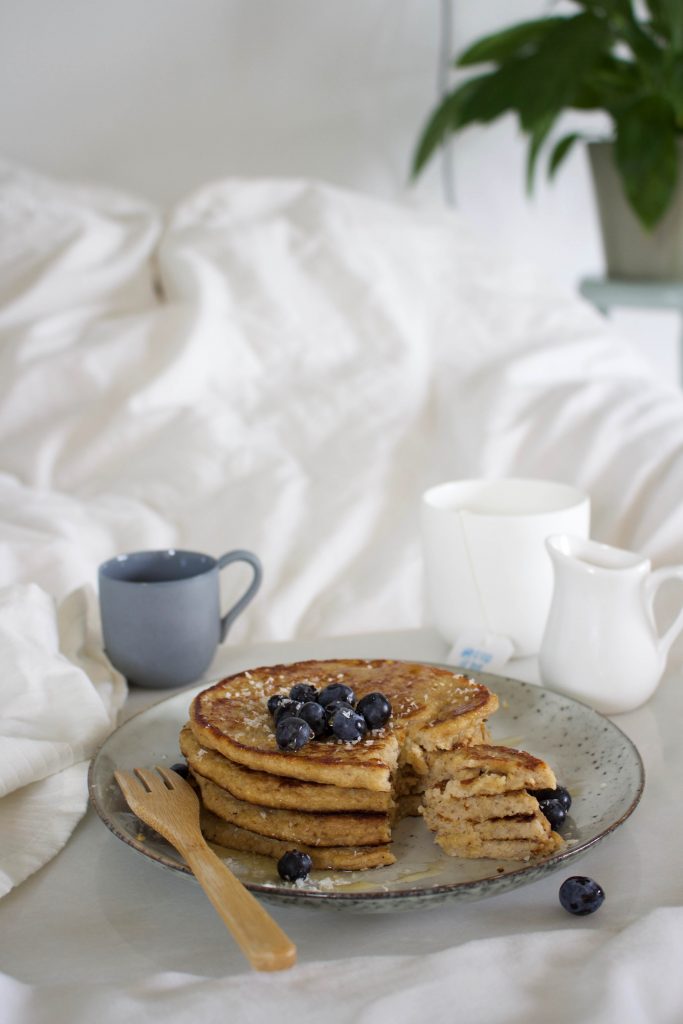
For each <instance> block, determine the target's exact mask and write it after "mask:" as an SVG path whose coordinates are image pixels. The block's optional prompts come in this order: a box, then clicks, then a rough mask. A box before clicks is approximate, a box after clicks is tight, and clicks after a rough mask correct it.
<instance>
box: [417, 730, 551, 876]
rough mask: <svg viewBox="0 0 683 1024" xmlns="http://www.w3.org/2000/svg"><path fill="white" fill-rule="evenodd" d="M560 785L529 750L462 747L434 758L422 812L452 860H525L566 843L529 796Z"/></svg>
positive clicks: (535, 801)
mask: <svg viewBox="0 0 683 1024" xmlns="http://www.w3.org/2000/svg"><path fill="white" fill-rule="evenodd" d="M555 787H556V781H555V775H554V773H553V771H552V769H551V768H550V767H549V766H548V765H547V764H546V763H545V762H544V761H541V760H540V759H539V758H537V757H533V756H532V755H531V754H527V753H526V752H525V751H522V750H511V749H510V748H509V747H494V746H469V747H465V746H461V747H458V748H456V749H454V750H449V751H444V752H440V753H438V754H436V755H435V756H434V757H433V758H431V760H430V766H429V774H428V777H427V784H426V788H425V792H424V796H423V799H422V814H423V817H424V820H425V822H426V823H427V826H428V827H429V828H430V829H431V830H432V832H434V833H435V839H436V842H437V843H438V844H439V846H440V847H441V848H442V849H443V850H445V852H446V853H449V854H451V855H452V856H456V857H496V858H501V859H506V860H526V859H527V858H528V857H531V856H537V855H538V854H549V853H553V852H554V851H555V850H557V849H558V848H559V847H560V846H561V845H562V839H561V838H560V836H559V835H558V834H557V833H556V832H553V831H552V829H551V827H550V824H549V822H548V820H547V819H546V818H545V816H544V815H543V814H542V813H541V810H540V807H539V804H538V800H537V799H536V797H535V796H533V793H530V792H529V790H537V789H555Z"/></svg>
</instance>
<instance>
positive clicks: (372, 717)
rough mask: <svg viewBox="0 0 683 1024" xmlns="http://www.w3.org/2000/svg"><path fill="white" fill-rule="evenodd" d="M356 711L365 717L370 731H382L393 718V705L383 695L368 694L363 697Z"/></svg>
mask: <svg viewBox="0 0 683 1024" xmlns="http://www.w3.org/2000/svg"><path fill="white" fill-rule="evenodd" d="M356 711H357V712H358V714H359V715H362V716H363V718H364V719H365V721H366V723H367V726H368V729H381V728H382V726H383V725H386V724H387V722H388V721H389V719H390V718H391V704H390V703H389V701H388V700H387V698H386V697H385V696H384V694H383V693H368V694H367V695H366V696H365V697H361V699H360V700H359V701H358V703H357V704H356Z"/></svg>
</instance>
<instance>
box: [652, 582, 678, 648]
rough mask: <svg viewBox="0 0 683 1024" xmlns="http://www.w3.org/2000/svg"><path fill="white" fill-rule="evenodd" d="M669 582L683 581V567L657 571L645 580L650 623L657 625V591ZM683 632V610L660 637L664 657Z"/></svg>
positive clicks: (660, 646)
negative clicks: (655, 606)
mask: <svg viewBox="0 0 683 1024" xmlns="http://www.w3.org/2000/svg"><path fill="white" fill-rule="evenodd" d="M667 580H681V581H683V565H677V566H671V567H670V568H666V569H655V570H654V572H651V573H650V575H649V576H648V577H647V579H646V580H645V599H646V601H647V607H648V611H649V614H650V621H651V622H652V624H653V625H654V623H655V608H654V605H655V597H656V596H657V591H658V590H659V588H660V587H661V585H662V584H663V583H666V582H667ZM682 630H683V608H681V610H680V612H679V613H678V615H677V616H676V618H675V619H674V620H673V622H672V623H671V625H670V626H669V628H668V629H667V630H666V631H665V632H664V633H663V634H662V636H660V637H659V651H660V653H661V654H662V655H667V654H668V653H669V648H670V647H671V645H672V643H673V642H674V640H675V639H676V637H677V636H678V634H679V633H680V632H681V631H682Z"/></svg>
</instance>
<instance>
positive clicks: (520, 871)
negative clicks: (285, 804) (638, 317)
mask: <svg viewBox="0 0 683 1024" xmlns="http://www.w3.org/2000/svg"><path fill="white" fill-rule="evenodd" d="M471 674H472V675H473V676H474V677H475V678H477V679H479V680H481V681H482V682H483V683H485V684H486V685H487V686H488V687H489V688H490V689H491V690H493V691H494V692H495V693H497V694H498V697H499V698H500V708H499V710H498V711H497V712H496V714H495V715H493V716H492V718H491V719H490V720H489V726H490V729H491V733H492V735H493V738H494V740H495V741H496V742H498V743H503V744H506V745H509V746H514V747H520V748H522V749H524V750H528V751H530V752H531V753H533V754H536V755H537V756H539V757H542V758H544V759H545V760H547V761H548V763H549V764H550V765H552V767H553V768H554V770H555V774H556V776H557V779H558V782H559V783H560V784H562V785H564V786H566V787H567V788H568V789H569V791H570V792H571V794H572V797H573V803H572V807H571V810H570V813H569V815H568V817H567V820H566V822H565V825H564V828H563V835H564V837H565V839H566V840H567V843H566V846H565V847H563V849H562V850H560V851H559V852H558V853H555V854H554V855H552V856H549V857H547V858H544V859H541V860H535V861H533V862H531V863H521V862H519V861H503V860H501V861H497V860H464V859H458V858H453V857H447V856H446V855H445V854H443V853H442V852H441V850H440V849H439V848H438V847H437V846H436V845H435V843H434V841H433V839H432V836H431V834H430V833H429V832H428V831H427V829H426V828H425V826H424V824H423V822H422V819H421V818H408V819H405V820H404V821H402V822H401V824H400V825H399V826H398V828H397V829H396V830H395V839H394V846H393V849H394V852H395V854H396V863H395V864H392V865H391V866H390V867H385V868H374V869H372V870H370V871H336V872H329V871H327V872H315V871H314V872H312V873H311V876H310V879H309V881H308V882H307V883H306V884H305V886H303V887H298V886H294V885H291V884H288V883H284V882H282V881H280V879H279V877H278V874H277V871H276V868H275V861H273V860H271V859H270V858H268V857H261V856H257V855H254V854H245V853H238V852H233V851H225V850H221V848H220V847H215V849H216V851H217V852H218V853H220V855H221V856H223V857H224V859H225V860H226V861H227V862H228V864H229V865H230V867H231V868H232V870H233V871H234V872H235V874H236V875H237V876H238V877H239V878H240V879H241V880H242V881H243V882H244V884H245V885H246V886H247V888H249V889H251V890H252V892H255V893H257V894H258V895H259V896H260V897H262V898H264V899H266V900H269V901H271V902H274V903H296V904H298V905H303V906H311V907H324V908H329V909H333V908H334V909H343V910H360V911H364V912H368V911H394V910H408V909H412V908H415V907H424V906H427V905H430V904H433V903H437V902H441V901H444V900H477V899H483V898H485V897H487V896H493V895H495V894H497V893H500V892H504V891H506V890H507V889H513V888H515V887H516V886H519V885H525V884H527V883H529V882H533V881H535V880H536V879H537V878H539V877H541V876H542V875H544V874H546V873H547V872H550V871H555V870H557V869H558V868H566V866H567V864H568V862H569V861H572V860H574V859H575V858H577V857H579V856H580V855H581V854H582V853H585V852H586V850H588V849H589V848H590V847H591V846H593V845H594V844H595V843H598V842H600V841H601V840H603V839H605V837H607V836H609V835H610V834H611V833H612V832H614V830H615V829H617V828H618V827H619V825H621V824H623V822H624V821H625V820H626V819H627V818H628V816H629V815H630V814H631V813H632V812H633V810H634V809H635V807H636V805H637V804H638V801H639V800H640V796H641V794H642V791H643V785H644V772H643V764H642V761H641V759H640V755H639V754H638V751H637V750H636V748H635V747H634V746H633V744H632V743H631V741H630V740H629V739H628V738H627V737H626V736H625V735H624V733H623V732H622V731H621V730H620V729H619V728H618V727H617V726H616V725H614V723H613V722H611V721H610V720H609V719H607V718H604V717H603V716H602V715H599V714H598V713H597V712H596V711H593V710H592V709H591V708H589V707H586V705H584V704H580V703H578V702H577V701H574V700H571V699H570V698H568V697H563V696H560V695H559V694H557V693H554V692H552V691H551V690H545V689H542V688H541V687H538V686H532V685H530V684H528V683H522V682H518V681H516V680H513V679H506V678H503V677H501V676H492V675H489V674H487V673H483V672H482V673H476V672H475V673H471ZM198 689H199V688H196V689H191V690H185V691H183V692H182V693H179V694H175V695H174V696H173V697H170V698H168V699H167V700H164V701H162V702H161V703H160V704H156V705H155V706H154V707H152V708H149V709H148V710H146V711H143V712H141V713H140V714H138V715H137V716H135V717H134V718H131V719H130V720H129V721H127V722H125V723H124V724H123V725H122V726H121V727H120V728H119V729H117V730H116V732H114V733H112V735H111V736H110V737H109V738H108V739H107V740H106V741H105V743H104V744H103V745H102V747H101V748H100V750H99V751H98V753H97V755H96V756H95V757H94V759H93V761H92V764H91V766H90V775H89V787H90V796H91V799H92V802H93V804H94V806H95V808H96V810H97V812H98V814H99V815H100V817H101V818H102V820H103V821H104V823H105V824H106V825H107V826H108V827H109V828H110V829H111V831H112V832H113V833H114V834H115V835H116V836H118V837H119V839H122V840H123V841H124V842H125V843H128V845H129V846H132V847H133V848H134V849H135V850H137V851H138V852H139V853H141V854H143V855H144V856H145V857H148V858H150V859H151V860H153V861H155V862H156V863H158V864H160V865H162V866H164V867H166V868H170V869H172V870H174V871H179V872H185V873H186V874H190V872H189V869H188V867H187V865H186V864H185V862H184V860H183V859H182V857H181V856H180V854H178V853H176V851H175V850H174V849H173V848H172V847H171V846H169V844H168V843H167V842H166V841H165V840H164V839H162V838H161V836H158V835H157V834H156V833H155V832H153V831H152V830H151V829H149V828H148V827H147V826H146V825H143V824H141V822H140V821H139V820H138V819H137V818H136V817H135V816H134V815H133V814H132V813H131V812H130V811H129V809H128V806H127V804H126V803H125V801H124V799H123V797H122V795H121V793H120V791H119V788H118V786H117V784H116V782H115V780H114V777H113V773H114V771H115V769H119V768H122V769H130V768H134V767H140V766H141V767H144V766H147V765H154V764H166V765H170V764H173V763H174V762H175V761H178V760H179V759H180V753H179V750H178V732H179V730H180V727H181V726H182V725H183V723H184V722H185V721H186V720H187V711H188V707H189V703H190V700H191V699H192V697H193V696H194V694H195V693H197V692H198Z"/></svg>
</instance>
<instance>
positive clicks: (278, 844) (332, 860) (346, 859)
mask: <svg viewBox="0 0 683 1024" xmlns="http://www.w3.org/2000/svg"><path fill="white" fill-rule="evenodd" d="M202 832H203V833H204V835H205V836H206V838H207V839H208V840H209V842H211V843H216V844H217V845H218V846H224V847H228V848H229V849H231V850H241V851H243V852H245V853H260V854H262V855H263V856H265V857H273V858H274V859H275V860H279V858H280V857H281V856H282V855H283V853H287V851H288V850H292V849H295V848H296V849H297V850H300V851H301V853H307V854H308V855H309V857H310V858H311V860H312V861H313V867H314V868H315V869H317V870H321V871H328V870H329V871H334V870H339V871H364V870H366V869H367V868H378V867H382V866H384V865H387V864H393V863H394V862H395V860H396V858H395V857H394V855H393V853H392V852H391V848H390V846H389V845H388V844H386V843H385V844H383V845H380V846H305V845H303V844H301V843H297V844H296V847H295V846H294V844H293V843H290V842H286V841H285V840H282V839H272V838H270V837H268V836H263V835H259V834H258V833H257V832H249V831H247V830H246V829H243V828H239V827H238V826H237V825H233V824H231V823H230V822H228V821H224V820H223V819H222V818H219V817H217V816H216V815H215V814H212V813H211V811H207V810H206V809H205V810H203V811H202Z"/></svg>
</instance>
